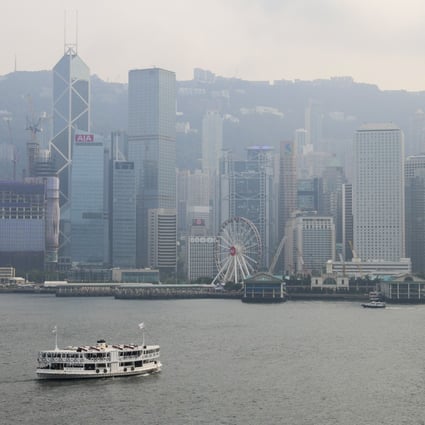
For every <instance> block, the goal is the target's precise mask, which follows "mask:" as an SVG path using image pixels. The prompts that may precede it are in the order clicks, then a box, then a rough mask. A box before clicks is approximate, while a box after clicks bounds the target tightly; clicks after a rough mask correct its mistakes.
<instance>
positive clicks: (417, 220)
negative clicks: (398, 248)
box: [404, 154, 425, 273]
mask: <svg viewBox="0 0 425 425" xmlns="http://www.w3.org/2000/svg"><path fill="white" fill-rule="evenodd" d="M404 175H405V184H406V186H405V190H406V208H405V213H406V255H407V257H409V258H410V259H411V260H412V270H413V272H414V273H425V220H424V216H425V154H421V155H414V156H409V157H408V158H407V159H406V163H405V172H404Z"/></svg>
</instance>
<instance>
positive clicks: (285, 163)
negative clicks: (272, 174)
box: [278, 142, 297, 269]
mask: <svg viewBox="0 0 425 425" xmlns="http://www.w3.org/2000/svg"><path fill="white" fill-rule="evenodd" d="M296 149H297V145H296V142H281V144H280V170H279V208H278V226H279V229H278V239H279V240H281V239H282V238H283V237H284V236H285V226H286V222H287V221H288V220H289V218H290V217H291V214H292V213H293V212H294V211H295V210H296V209H297V151H296ZM282 254H283V253H282ZM283 258H284V256H283V255H281V257H280V259H279V260H278V261H279V267H280V268H281V269H282V268H283V262H284V261H283Z"/></svg>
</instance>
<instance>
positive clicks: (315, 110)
mask: <svg viewBox="0 0 425 425" xmlns="http://www.w3.org/2000/svg"><path fill="white" fill-rule="evenodd" d="M305 129H306V131H307V143H306V145H312V149H314V150H315V151H320V143H321V141H322V132H323V112H322V105H321V104H320V103H319V102H317V101H315V100H313V99H310V100H309V101H308V106H307V108H306V110H305Z"/></svg>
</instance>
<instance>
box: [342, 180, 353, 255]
mask: <svg viewBox="0 0 425 425" xmlns="http://www.w3.org/2000/svg"><path fill="white" fill-rule="evenodd" d="M352 243H353V186H352V185H351V184H348V183H345V184H343V185H342V257H343V259H344V261H349V260H351V259H352V258H353V253H352V251H351V246H350V244H352Z"/></svg>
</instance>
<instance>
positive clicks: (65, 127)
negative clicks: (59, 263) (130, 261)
mask: <svg viewBox="0 0 425 425" xmlns="http://www.w3.org/2000/svg"><path fill="white" fill-rule="evenodd" d="M76 130H80V131H87V132H88V131H90V70H89V68H88V66H87V65H86V64H85V63H84V62H83V61H82V60H81V58H80V57H79V56H78V54H77V46H76V45H65V54H64V56H63V57H62V58H61V59H60V60H59V62H58V63H57V64H56V65H55V67H54V68H53V138H52V140H51V141H50V150H51V153H52V160H53V161H54V163H55V167H56V171H57V175H58V177H59V191H60V198H59V204H60V210H61V222H60V232H61V235H60V252H59V256H60V257H62V259H64V258H66V257H68V259H69V257H70V224H69V223H70V214H71V184H70V183H71V170H72V166H71V163H72V148H73V142H74V136H75V132H76Z"/></svg>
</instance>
